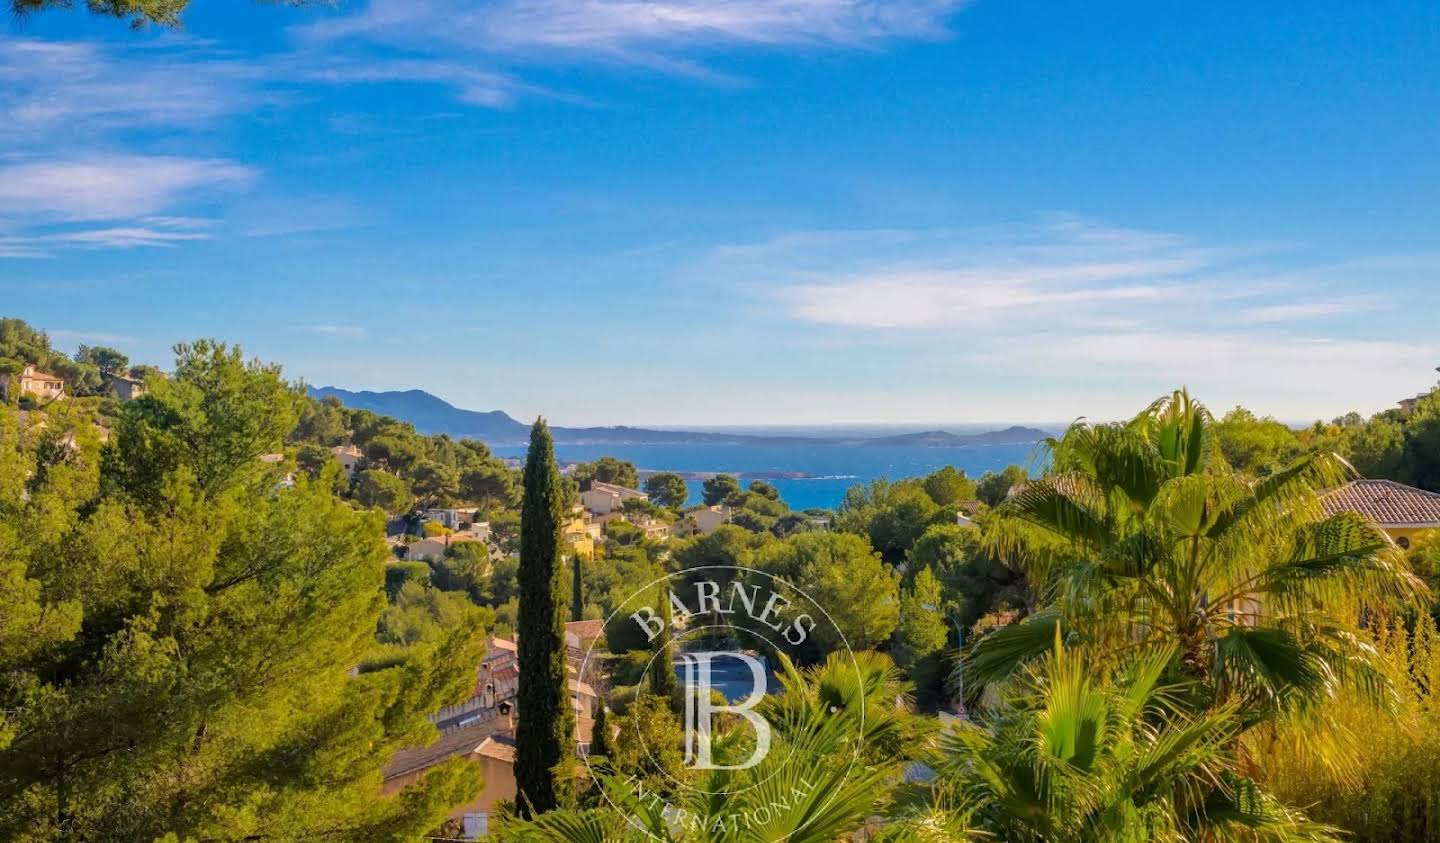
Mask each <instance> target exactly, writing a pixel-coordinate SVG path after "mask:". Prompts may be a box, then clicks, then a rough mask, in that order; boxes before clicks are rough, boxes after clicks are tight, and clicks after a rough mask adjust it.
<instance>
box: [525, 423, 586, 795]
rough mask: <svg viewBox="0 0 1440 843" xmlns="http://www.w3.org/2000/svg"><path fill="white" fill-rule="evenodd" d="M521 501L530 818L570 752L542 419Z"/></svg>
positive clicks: (559, 585) (556, 499)
mask: <svg viewBox="0 0 1440 843" xmlns="http://www.w3.org/2000/svg"><path fill="white" fill-rule="evenodd" d="M524 483H525V497H524V499H523V500H522V502H521V505H520V576H519V578H520V612H519V617H518V619H517V623H516V633H517V634H518V635H519V638H520V640H519V642H518V643H519V668H520V681H519V688H518V689H517V693H516V699H515V701H516V705H517V708H518V714H519V718H520V721H519V724H518V725H517V727H516V729H515V744H516V747H515V786H516V789H517V790H518V791H519V794H518V796H517V798H516V803H517V808H518V810H519V811H520V813H521V815H522V816H525V817H531V816H533V815H535V814H540V813H543V812H545V811H548V810H550V809H552V808H554V807H555V806H556V804H557V799H556V788H555V777H554V773H553V768H555V767H556V766H557V765H559V764H561V763H563V762H565V761H566V760H567V759H569V757H570V754H571V753H572V752H573V737H572V736H573V734H574V712H573V711H572V710H571V708H570V695H569V693H568V689H567V687H566V680H567V671H566V651H565V625H564V623H563V614H562V613H563V612H564V606H565V591H564V589H565V584H564V576H563V569H562V568H561V562H560V548H561V515H562V506H561V489H560V472H559V471H558V470H557V468H556V467H555V443H554V441H553V440H552V439H551V437H550V429H549V428H548V427H547V426H546V424H545V420H544V419H536V420H535V426H534V427H533V428H531V430H530V451H529V454H528V456H527V457H526V460H525V476H524Z"/></svg>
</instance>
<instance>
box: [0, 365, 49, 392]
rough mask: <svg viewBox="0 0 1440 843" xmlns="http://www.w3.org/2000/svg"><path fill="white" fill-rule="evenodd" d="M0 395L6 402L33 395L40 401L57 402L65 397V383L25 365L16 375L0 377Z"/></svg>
mask: <svg viewBox="0 0 1440 843" xmlns="http://www.w3.org/2000/svg"><path fill="white" fill-rule="evenodd" d="M12 384H13V385H14V390H13V393H12V390H11V386H12ZM0 394H3V395H4V396H5V398H6V400H9V399H10V398H12V397H14V398H19V397H20V396H22V395H33V396H35V397H36V398H38V399H40V400H41V401H58V400H60V399H62V398H64V397H65V381H64V380H62V379H60V378H57V377H55V376H54V375H51V374H48V373H46V372H42V371H40V370H39V369H37V368H35V367H34V366H31V365H26V366H25V368H24V369H21V370H20V374H18V375H0Z"/></svg>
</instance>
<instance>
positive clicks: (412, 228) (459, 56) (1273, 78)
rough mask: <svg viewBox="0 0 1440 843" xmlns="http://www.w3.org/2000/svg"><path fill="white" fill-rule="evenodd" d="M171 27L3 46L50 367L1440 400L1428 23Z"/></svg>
mask: <svg viewBox="0 0 1440 843" xmlns="http://www.w3.org/2000/svg"><path fill="white" fill-rule="evenodd" d="M1273 5H1274V4H1255V3H1242V2H1211V3H1203V4H1200V3H1154V2H1151V3H1139V2H1135V3H1130V2H1102V3H1086V4H1080V3H1053V2H1052V3H1042V2H1028V1H1027V0H975V1H974V2H968V3H967V2H954V0H711V2H700V0H671V1H670V2H665V3H652V2H639V0H494V2H474V1H473V0H472V2H457V1H456V0H361V2H354V3H344V4H340V5H339V6H325V5H320V6H312V7H301V8H289V7H284V6H274V5H247V4H242V3H208V2H203V0H197V2H196V4H195V8H193V9H192V10H190V11H189V12H187V16H186V19H185V24H186V25H185V28H184V30H183V31H181V32H165V31H159V30H153V29H152V30H147V31H140V32H135V31H131V30H129V29H127V28H126V27H125V26H123V25H122V24H117V23H116V22H114V21H111V20H105V19H98V18H91V17H88V16H87V15H85V14H84V13H81V12H66V13H48V14H42V15H38V16H35V17H32V18H30V19H28V20H26V21H21V22H15V21H11V22H9V23H8V24H7V25H6V27H7V28H6V29H4V30H0V33H3V34H0V296H3V297H4V301H5V304H4V305H3V307H0V310H3V312H4V313H6V314H11V315H18V316H21V317H23V318H25V319H27V320H29V321H31V322H32V323H34V324H36V325H39V326H41V327H44V328H46V329H47V330H49V331H50V332H51V334H52V337H53V338H54V339H55V341H56V344H57V345H59V346H61V347H63V348H67V349H69V348H71V347H72V346H74V345H76V344H78V343H81V342H87V343H105V344H112V345H115V346H117V347H119V348H120V349H122V350H124V351H126V352H127V353H129V354H131V355H132V357H133V358H135V359H137V360H143V361H147V362H155V363H161V364H163V363H165V362H166V361H167V360H168V348H169V346H170V344H172V343H173V342H175V341H178V340H182V339H188V338H193V337H196V336H217V337H220V338H223V339H227V340H231V341H235V342H239V343H241V344H242V345H243V346H244V347H245V348H246V350H247V351H248V352H253V353H254V354H257V355H259V356H262V357H265V358H267V359H273V360H278V361H280V362H283V363H284V364H285V366H286V371H287V372H288V373H289V374H290V375H291V376H294V377H303V378H305V379H306V380H308V381H310V382H312V383H316V384H335V385H339V386H344V387H348V388H357V389H358V388H370V389H385V388H410V387H419V388H423V389H427V390H430V391H432V392H435V393H436V394H439V395H441V396H443V397H445V398H447V399H449V400H451V401H452V402H454V403H456V404H458V405H461V406H466V407H473V408H480V409H491V408H500V409H505V410H507V411H509V412H511V413H512V414H514V415H516V416H517V417H521V418H526V417H531V416H533V415H535V414H537V413H544V414H546V415H547V416H549V417H551V418H552V419H554V420H556V421H558V422H560V423H566V424H579V423H600V424H610V423H644V424H663V423H671V424H735V423H762V422H763V423H825V422H834V423H842V422H843V423H884V422H895V423H907V422H939V421H1010V420H1030V421H1059V420H1066V419H1070V418H1073V417H1075V416H1079V415H1089V416H1092V417H1100V418H1110V417H1117V416H1121V415H1128V414H1129V413H1130V412H1132V411H1134V410H1135V409H1138V408H1139V407H1140V406H1142V405H1143V404H1144V403H1146V402H1148V401H1149V400H1150V399H1151V398H1153V397H1154V396H1155V395H1157V394H1159V393H1160V392H1163V391H1165V390H1168V389H1170V388H1173V387H1175V386H1179V385H1181V384H1187V385H1189V386H1190V388H1191V390H1192V391H1193V392H1194V393H1196V394H1197V395H1198V396H1199V397H1200V398H1201V399H1202V400H1204V401H1206V402H1207V403H1208V404H1210V405H1211V406H1212V407H1213V408H1215V409H1217V410H1221V409H1225V408H1228V407H1229V406H1232V405H1234V404H1236V403H1244V404H1246V405H1247V406H1251V407H1253V408H1254V409H1256V410H1258V411H1261V412H1266V413H1271V414H1274V415H1276V416H1278V417H1281V418H1285V419H1306V418H1314V417H1317V416H1326V417H1328V416H1333V415H1337V414H1339V413H1341V412H1343V411H1345V410H1349V409H1359V410H1362V411H1365V412H1372V411H1375V410H1378V409H1382V408H1384V407H1386V406H1391V405H1392V404H1393V402H1394V401H1395V400H1396V399H1398V398H1400V397H1403V396H1406V395H1410V394H1413V393H1414V392H1416V391H1418V390H1420V389H1422V388H1424V387H1426V386H1428V385H1429V384H1430V383H1432V382H1433V380H1434V377H1435V375H1434V372H1433V370H1432V369H1433V367H1434V366H1435V365H1436V364H1440V338H1437V337H1440V335H1437V330H1436V325H1437V319H1436V314H1437V312H1440V307H1437V306H1440V283H1437V280H1440V279H1437V275H1440V271H1437V270H1440V189H1437V185H1440V6H1437V5H1436V4H1434V3H1430V2H1418V0H1417V2H1408V3H1393V2H1375V3H1354V2H1330V1H1329V0H1318V1H1317V2H1311V3H1306V4H1294V5H1293V6H1289V7H1288V8H1284V9H1279V8H1273Z"/></svg>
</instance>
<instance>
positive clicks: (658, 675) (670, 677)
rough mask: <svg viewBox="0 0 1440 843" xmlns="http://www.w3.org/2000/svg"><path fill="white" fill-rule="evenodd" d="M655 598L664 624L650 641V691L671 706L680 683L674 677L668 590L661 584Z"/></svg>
mask: <svg viewBox="0 0 1440 843" xmlns="http://www.w3.org/2000/svg"><path fill="white" fill-rule="evenodd" d="M656 599H657V600H659V601H660V605H659V606H658V607H656V611H657V612H659V613H660V618H661V619H662V620H663V621H664V622H665V626H664V628H663V629H661V630H660V632H659V634H658V635H656V636H655V640H654V641H653V642H651V647H652V649H653V650H654V652H655V656H654V658H653V659H652V660H651V662H650V693H652V694H654V695H655V696H657V697H660V698H662V699H665V700H667V701H669V702H670V704H671V705H672V706H673V705H674V704H675V697H676V691H677V690H678V689H679V684H680V683H679V682H678V681H677V680H676V678H675V647H674V645H673V643H672V640H671V637H670V624H671V623H672V622H673V620H674V619H673V618H672V616H671V611H670V591H669V590H668V589H667V588H666V587H665V586H664V585H663V584H662V585H661V586H660V592H659V595H658V596H657V598H656Z"/></svg>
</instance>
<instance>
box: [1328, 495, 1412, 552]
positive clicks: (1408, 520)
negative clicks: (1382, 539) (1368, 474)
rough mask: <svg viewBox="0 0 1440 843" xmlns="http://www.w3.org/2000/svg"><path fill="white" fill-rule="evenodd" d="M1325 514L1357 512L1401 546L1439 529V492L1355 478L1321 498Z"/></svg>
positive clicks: (1403, 546) (1407, 546) (1408, 545)
mask: <svg viewBox="0 0 1440 843" xmlns="http://www.w3.org/2000/svg"><path fill="white" fill-rule="evenodd" d="M1321 505H1322V506H1323V507H1324V508H1325V514H1326V515H1334V514H1335V513H1337V512H1358V513H1360V514H1361V515H1363V516H1365V518H1367V519H1368V520H1370V521H1371V522H1373V523H1374V524H1375V526H1377V527H1379V528H1380V529H1381V530H1384V531H1385V535H1387V536H1389V537H1390V538H1391V539H1393V540H1394V541H1395V543H1396V544H1397V545H1399V546H1400V547H1402V548H1409V547H1410V543H1411V542H1412V541H1414V539H1415V537H1416V535H1418V534H1419V533H1422V532H1424V531H1426V530H1437V529H1440V495H1437V494H1435V493H1434V492H1427V491H1425V490H1423V489H1416V488H1415V487H1413V486H1406V485H1404V484H1402V483H1396V482H1394V481H1393V480H1355V481H1353V482H1351V483H1347V484H1345V485H1344V486H1341V487H1340V488H1338V489H1336V490H1335V491H1333V492H1330V493H1329V494H1327V495H1325V497H1324V498H1322V499H1321Z"/></svg>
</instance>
